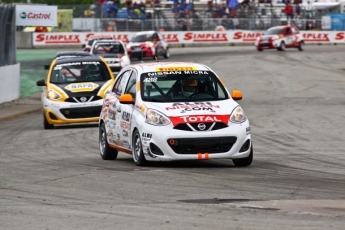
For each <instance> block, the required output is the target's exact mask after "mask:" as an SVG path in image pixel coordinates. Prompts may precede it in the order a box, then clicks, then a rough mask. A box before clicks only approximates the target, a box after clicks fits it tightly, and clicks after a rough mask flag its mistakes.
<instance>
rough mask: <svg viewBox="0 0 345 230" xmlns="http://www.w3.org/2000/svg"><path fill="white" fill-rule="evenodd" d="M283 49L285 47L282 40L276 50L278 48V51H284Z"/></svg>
mask: <svg viewBox="0 0 345 230" xmlns="http://www.w3.org/2000/svg"><path fill="white" fill-rule="evenodd" d="M285 49H286V47H285V42H284V41H282V42H281V43H280V46H279V48H278V50H279V51H285Z"/></svg>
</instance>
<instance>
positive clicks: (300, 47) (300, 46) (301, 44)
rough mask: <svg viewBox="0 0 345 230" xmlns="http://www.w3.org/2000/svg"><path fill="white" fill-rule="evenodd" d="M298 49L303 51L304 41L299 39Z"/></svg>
mask: <svg viewBox="0 0 345 230" xmlns="http://www.w3.org/2000/svg"><path fill="white" fill-rule="evenodd" d="M298 50H299V51H303V50H304V41H301V42H300V43H299V45H298Z"/></svg>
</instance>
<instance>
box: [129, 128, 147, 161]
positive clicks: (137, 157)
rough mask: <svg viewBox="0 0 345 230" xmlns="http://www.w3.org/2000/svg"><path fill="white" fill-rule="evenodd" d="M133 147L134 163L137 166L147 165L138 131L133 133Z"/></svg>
mask: <svg viewBox="0 0 345 230" xmlns="http://www.w3.org/2000/svg"><path fill="white" fill-rule="evenodd" d="M132 146H133V148H132V155H133V161H134V163H135V164H136V165H137V166H144V165H147V163H148V162H147V160H146V158H145V156H144V152H143V146H142V144H141V138H140V133H139V131H138V130H137V129H136V130H135V131H134V133H133V138H132Z"/></svg>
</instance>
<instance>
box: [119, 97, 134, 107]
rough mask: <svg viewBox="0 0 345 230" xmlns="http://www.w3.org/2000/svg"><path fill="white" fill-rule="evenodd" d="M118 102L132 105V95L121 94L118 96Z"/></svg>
mask: <svg viewBox="0 0 345 230" xmlns="http://www.w3.org/2000/svg"><path fill="white" fill-rule="evenodd" d="M120 103H121V104H133V105H134V100H133V96H132V95H131V94H123V95H122V96H121V97H120Z"/></svg>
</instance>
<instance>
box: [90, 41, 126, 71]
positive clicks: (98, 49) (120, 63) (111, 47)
mask: <svg viewBox="0 0 345 230" xmlns="http://www.w3.org/2000/svg"><path fill="white" fill-rule="evenodd" d="M90 54H92V55H97V56H102V57H103V58H104V59H105V60H106V61H107V63H108V65H109V67H110V69H111V70H112V72H113V73H118V72H120V71H121V70H122V68H125V67H127V66H128V65H130V64H131V60H130V59H129V57H128V54H127V50H126V46H125V45H124V44H123V42H122V41H118V40H96V41H94V42H93V44H92V47H91V50H90Z"/></svg>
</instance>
